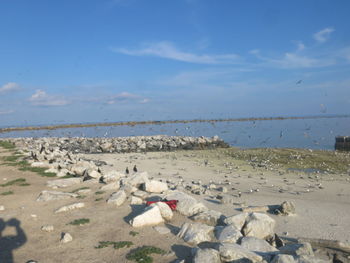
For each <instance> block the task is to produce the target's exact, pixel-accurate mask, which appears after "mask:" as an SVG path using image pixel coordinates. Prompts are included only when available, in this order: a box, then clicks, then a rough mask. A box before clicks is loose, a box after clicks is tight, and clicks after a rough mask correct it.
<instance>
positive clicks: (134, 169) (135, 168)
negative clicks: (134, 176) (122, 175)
mask: <svg viewBox="0 0 350 263" xmlns="http://www.w3.org/2000/svg"><path fill="white" fill-rule="evenodd" d="M133 171H134V172H135V173H137V167H136V164H135V165H134V168H133Z"/></svg>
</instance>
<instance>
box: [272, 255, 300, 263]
mask: <svg viewBox="0 0 350 263" xmlns="http://www.w3.org/2000/svg"><path fill="white" fill-rule="evenodd" d="M271 263H297V261H296V260H295V259H294V257H293V256H291V255H284V254H279V255H276V256H275V257H274V258H273V260H272V261H271Z"/></svg>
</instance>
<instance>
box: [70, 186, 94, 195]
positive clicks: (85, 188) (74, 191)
mask: <svg viewBox="0 0 350 263" xmlns="http://www.w3.org/2000/svg"><path fill="white" fill-rule="evenodd" d="M87 189H90V187H87V186H84V187H80V188H77V189H74V190H73V191H71V193H76V192H78V191H80V190H87Z"/></svg>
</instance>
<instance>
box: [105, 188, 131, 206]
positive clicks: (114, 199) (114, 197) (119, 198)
mask: <svg viewBox="0 0 350 263" xmlns="http://www.w3.org/2000/svg"><path fill="white" fill-rule="evenodd" d="M125 200H126V193H125V191H123V190H119V191H118V192H116V193H113V194H111V196H110V197H109V198H108V200H107V203H108V204H114V205H117V206H121V205H122V204H123V203H124V202H125Z"/></svg>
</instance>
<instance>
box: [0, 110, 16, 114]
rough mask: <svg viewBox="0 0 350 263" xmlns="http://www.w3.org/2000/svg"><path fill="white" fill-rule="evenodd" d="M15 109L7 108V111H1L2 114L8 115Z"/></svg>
mask: <svg viewBox="0 0 350 263" xmlns="http://www.w3.org/2000/svg"><path fill="white" fill-rule="evenodd" d="M14 112H15V111H14V110H5V111H0V115H7V114H11V113H14Z"/></svg>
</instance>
